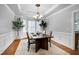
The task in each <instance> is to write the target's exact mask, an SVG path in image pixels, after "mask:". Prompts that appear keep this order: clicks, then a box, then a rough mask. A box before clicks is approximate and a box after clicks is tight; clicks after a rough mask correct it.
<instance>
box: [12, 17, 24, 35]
mask: <svg viewBox="0 0 79 59" xmlns="http://www.w3.org/2000/svg"><path fill="white" fill-rule="evenodd" d="M12 23H13V29H14V30H15V31H16V32H17V37H19V31H20V30H21V28H23V27H24V25H23V21H22V20H21V19H20V18H17V20H15V21H12Z"/></svg>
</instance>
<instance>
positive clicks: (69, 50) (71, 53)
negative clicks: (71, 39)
mask: <svg viewBox="0 0 79 59" xmlns="http://www.w3.org/2000/svg"><path fill="white" fill-rule="evenodd" d="M52 43H53V44H54V45H56V46H57V47H59V48H61V49H63V50H64V51H66V52H68V53H70V55H79V51H75V50H72V49H70V48H68V47H66V46H64V45H62V44H60V43H58V42H55V41H53V40H52Z"/></svg>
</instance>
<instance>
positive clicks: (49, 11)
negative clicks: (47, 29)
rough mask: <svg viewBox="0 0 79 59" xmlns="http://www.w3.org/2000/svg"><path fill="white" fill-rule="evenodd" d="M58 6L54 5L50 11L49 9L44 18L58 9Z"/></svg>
mask: <svg viewBox="0 0 79 59" xmlns="http://www.w3.org/2000/svg"><path fill="white" fill-rule="evenodd" d="M59 5H60V4H56V5H54V6H53V7H52V8H51V9H49V10H48V11H47V12H46V13H45V17H47V16H48V15H50V13H51V11H52V10H54V9H55V8H56V7H58V6H59Z"/></svg>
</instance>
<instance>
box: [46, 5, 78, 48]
mask: <svg viewBox="0 0 79 59" xmlns="http://www.w3.org/2000/svg"><path fill="white" fill-rule="evenodd" d="M77 9H79V5H74V6H71V7H67V8H65V9H63V10H60V11H58V12H56V13H55V14H52V15H51V16H49V17H47V20H46V21H47V22H48V30H52V31H53V34H54V37H55V41H57V42H59V43H61V44H63V45H65V46H67V47H69V48H72V49H74V38H73V36H74V35H73V11H74V10H77Z"/></svg>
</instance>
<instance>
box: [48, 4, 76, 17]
mask: <svg viewBox="0 0 79 59" xmlns="http://www.w3.org/2000/svg"><path fill="white" fill-rule="evenodd" d="M73 6H75V4H73V5H70V6H67V7H65V8H62V9H61V10H59V11H58V12H55V13H53V14H51V15H56V14H58V13H60V12H62V11H64V10H66V9H69V8H71V7H73ZM51 15H50V16H51ZM48 17H49V16H48Z"/></svg>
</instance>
